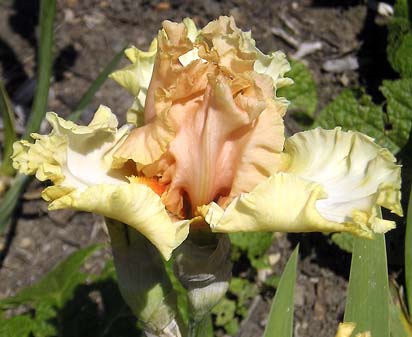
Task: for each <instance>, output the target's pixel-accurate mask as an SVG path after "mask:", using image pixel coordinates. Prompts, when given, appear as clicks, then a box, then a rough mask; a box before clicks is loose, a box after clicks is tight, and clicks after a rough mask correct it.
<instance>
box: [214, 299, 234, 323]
mask: <svg viewBox="0 0 412 337" xmlns="http://www.w3.org/2000/svg"><path fill="white" fill-rule="evenodd" d="M235 312H236V302H235V301H234V300H230V299H228V298H227V297H224V298H222V300H221V301H220V302H219V304H218V305H216V306H215V307H214V308H213V309H212V314H214V315H216V320H215V324H216V326H219V327H225V325H226V324H228V323H230V322H231V321H232V320H234V319H236V318H235Z"/></svg>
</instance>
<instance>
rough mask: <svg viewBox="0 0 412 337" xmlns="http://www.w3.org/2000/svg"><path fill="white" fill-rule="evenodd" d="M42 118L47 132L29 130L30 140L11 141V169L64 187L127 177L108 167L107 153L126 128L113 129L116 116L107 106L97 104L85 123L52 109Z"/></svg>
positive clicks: (110, 164)
mask: <svg viewBox="0 0 412 337" xmlns="http://www.w3.org/2000/svg"><path fill="white" fill-rule="evenodd" d="M46 119H47V120H48V122H49V123H50V124H51V125H52V127H53V130H52V132H51V133H50V134H49V135H39V134H32V138H33V139H35V143H34V144H33V143H30V142H27V141H20V142H16V143H15V144H14V153H13V156H12V159H13V166H14V168H15V169H17V170H19V171H20V172H21V173H24V174H35V175H36V177H37V179H39V180H42V181H44V180H51V181H52V182H53V183H55V184H62V185H64V186H66V187H76V188H84V187H86V186H89V185H92V184H96V183H116V184H117V183H122V182H126V181H127V180H126V178H124V177H121V175H119V174H118V173H117V172H115V171H113V170H112V164H113V163H112V158H111V155H110V154H111V152H112V151H114V150H115V149H116V147H117V146H118V145H119V144H120V143H121V142H122V141H124V139H125V137H126V135H127V133H128V131H129V128H128V127H127V126H125V127H122V128H121V129H119V130H117V124H118V123H117V119H116V116H115V115H114V114H113V113H112V112H111V111H110V109H109V108H107V107H105V106H100V107H99V109H98V110H97V111H96V113H95V116H94V118H93V120H92V121H91V122H90V124H89V125H88V126H79V125H76V124H75V123H73V122H71V121H65V120H64V119H62V118H60V117H58V116H57V115H56V114H55V113H53V112H49V113H47V115H46Z"/></svg>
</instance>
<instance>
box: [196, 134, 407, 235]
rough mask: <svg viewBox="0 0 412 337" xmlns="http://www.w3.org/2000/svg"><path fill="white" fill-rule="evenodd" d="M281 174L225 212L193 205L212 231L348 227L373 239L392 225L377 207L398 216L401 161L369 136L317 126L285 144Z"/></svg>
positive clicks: (285, 230)
mask: <svg viewBox="0 0 412 337" xmlns="http://www.w3.org/2000/svg"><path fill="white" fill-rule="evenodd" d="M285 152H286V154H285V157H286V158H287V159H286V162H288V164H289V165H288V169H287V171H286V172H281V173H275V174H274V175H272V176H271V177H270V178H269V179H267V180H266V181H264V182H263V183H261V184H259V185H258V186H257V187H256V188H255V189H254V190H253V191H252V192H250V193H245V194H242V195H240V196H239V197H237V198H236V199H234V200H233V201H232V202H231V203H230V204H229V205H228V206H227V208H226V209H225V210H223V209H222V208H220V207H219V206H217V205H216V204H211V205H209V207H207V208H205V207H204V208H202V209H201V210H199V212H200V213H201V214H203V215H204V216H205V217H206V221H207V222H208V223H209V224H210V226H211V228H212V230H213V231H215V232H237V231H281V232H311V231H320V232H335V231H340V232H350V233H353V234H356V235H359V236H364V237H371V236H372V235H373V233H374V232H375V233H384V232H386V231H388V230H390V229H392V228H393V227H394V226H395V224H394V222H393V221H388V220H383V219H380V218H379V216H378V214H377V206H383V207H386V208H388V209H390V210H391V211H392V212H394V213H396V214H399V215H401V214H402V208H401V206H400V191H399V190H400V167H399V166H398V165H396V164H395V159H394V157H393V156H392V155H391V154H390V153H389V152H388V151H387V150H385V149H382V148H380V147H379V146H378V145H376V144H375V143H374V142H373V141H372V139H370V138H369V137H367V136H365V135H362V134H360V133H356V132H343V131H341V130H340V129H339V128H337V129H335V130H330V131H327V130H322V129H316V130H312V131H307V132H302V133H298V134H296V135H295V136H293V137H291V138H289V139H288V140H287V141H286V144H285Z"/></svg>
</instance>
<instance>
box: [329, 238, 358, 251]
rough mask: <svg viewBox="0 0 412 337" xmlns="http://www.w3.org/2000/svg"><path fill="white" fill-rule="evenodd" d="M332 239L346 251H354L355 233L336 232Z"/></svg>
mask: <svg viewBox="0 0 412 337" xmlns="http://www.w3.org/2000/svg"><path fill="white" fill-rule="evenodd" d="M331 239H332V241H333V243H334V244H335V245H337V246H338V247H339V248H340V249H342V250H344V251H345V252H348V253H352V251H353V235H352V234H349V233H334V234H332V236H331Z"/></svg>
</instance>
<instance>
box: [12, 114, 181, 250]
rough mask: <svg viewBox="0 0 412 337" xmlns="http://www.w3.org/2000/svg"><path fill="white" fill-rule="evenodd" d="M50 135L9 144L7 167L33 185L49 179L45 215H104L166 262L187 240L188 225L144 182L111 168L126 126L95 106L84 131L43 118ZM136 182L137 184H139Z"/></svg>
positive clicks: (50, 117) (126, 171)
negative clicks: (31, 180)
mask: <svg viewBox="0 0 412 337" xmlns="http://www.w3.org/2000/svg"><path fill="white" fill-rule="evenodd" d="M47 120H48V121H49V123H50V124H51V125H52V127H53V130H52V131H51V133H50V134H49V135H44V136H41V135H37V134H33V135H32V137H33V138H34V139H35V140H36V141H35V143H29V142H27V141H21V142H16V143H15V144H14V154H13V157H12V158H13V165H14V167H15V168H16V169H17V170H19V171H20V172H21V173H24V174H35V175H36V177H37V178H38V179H39V180H51V181H52V182H53V183H54V185H53V186H50V187H48V188H46V189H45V190H44V191H43V193H42V196H43V198H44V199H45V200H46V201H49V202H50V205H49V208H50V209H51V210H54V209H61V208H71V209H77V210H82V211H90V212H94V213H97V214H101V215H104V216H106V217H109V218H113V219H115V220H119V221H121V222H123V223H126V224H128V225H129V226H132V227H133V228H135V229H136V230H138V231H140V232H141V233H142V234H143V235H145V236H146V237H147V238H148V239H149V240H150V241H151V242H152V243H153V244H154V245H155V246H156V247H157V248H158V249H159V251H160V252H161V253H162V254H163V256H164V257H165V258H169V257H170V254H171V252H172V250H173V249H174V248H176V247H177V246H178V245H179V244H180V243H181V242H182V241H183V240H184V239H185V237H186V236H187V234H188V228H189V221H180V222H174V221H173V220H172V219H171V218H170V217H169V215H168V212H167V211H166V209H165V207H164V205H163V204H162V202H161V200H160V197H159V195H158V194H157V193H156V191H155V189H153V188H152V186H151V184H150V183H147V182H146V181H145V180H139V178H129V179H128V178H127V177H131V176H132V175H133V174H134V173H135V172H134V171H133V168H132V169H131V168H128V167H127V166H126V167H120V168H113V166H115V165H114V163H113V153H114V152H115V151H116V149H117V148H118V147H119V146H120V145H121V144H122V143H123V142H124V140H125V138H126V136H127V134H128V132H129V127H128V126H124V127H122V128H121V129H119V130H118V129H117V119H116V117H115V115H114V114H112V112H111V111H110V109H109V108H107V107H104V106H101V107H100V108H99V109H98V110H97V112H96V114H95V116H94V118H93V120H92V121H91V123H90V124H89V125H88V126H79V125H76V124H74V123H72V122H69V121H65V120H63V119H62V118H60V117H58V116H57V115H56V114H54V113H48V114H47ZM140 182H141V183H140Z"/></svg>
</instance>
